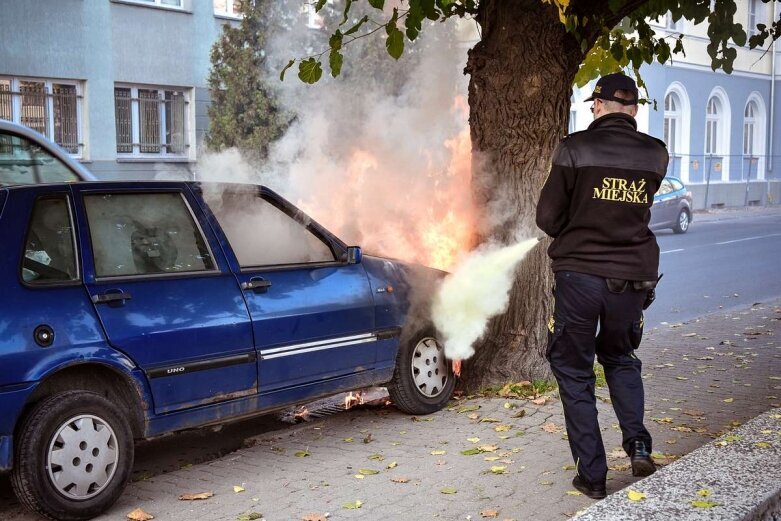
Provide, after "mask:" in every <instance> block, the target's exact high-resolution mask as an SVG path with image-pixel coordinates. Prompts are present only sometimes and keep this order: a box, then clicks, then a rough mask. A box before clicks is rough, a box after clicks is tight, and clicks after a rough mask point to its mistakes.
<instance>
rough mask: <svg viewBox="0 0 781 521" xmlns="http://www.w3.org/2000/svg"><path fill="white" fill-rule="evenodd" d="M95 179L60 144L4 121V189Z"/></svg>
mask: <svg viewBox="0 0 781 521" xmlns="http://www.w3.org/2000/svg"><path fill="white" fill-rule="evenodd" d="M94 180H95V177H94V176H93V175H92V173H90V171H89V170H87V169H86V168H84V166H82V164H81V163H79V162H78V161H76V160H74V159H73V158H72V157H70V156H69V155H68V153H67V152H66V151H65V150H63V149H62V148H60V147H59V146H58V145H57V144H56V143H52V142H51V141H49V140H48V139H46V137H44V136H42V135H41V134H39V133H38V132H36V131H34V130H32V129H30V128H27V127H25V126H22V125H17V124H16V123H13V122H11V121H6V120H3V119H0V186H3V185H6V186H7V185H18V184H34V183H60V182H73V181H94Z"/></svg>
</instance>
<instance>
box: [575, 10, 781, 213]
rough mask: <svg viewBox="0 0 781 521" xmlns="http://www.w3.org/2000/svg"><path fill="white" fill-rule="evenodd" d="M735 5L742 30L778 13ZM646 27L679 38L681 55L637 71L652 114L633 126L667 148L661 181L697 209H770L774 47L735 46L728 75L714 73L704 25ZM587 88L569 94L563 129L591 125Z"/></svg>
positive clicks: (774, 160) (774, 189) (780, 188)
mask: <svg viewBox="0 0 781 521" xmlns="http://www.w3.org/2000/svg"><path fill="white" fill-rule="evenodd" d="M737 6H738V11H737V13H736V14H735V20H736V21H737V22H739V23H741V24H742V25H743V26H744V27H749V28H752V27H753V28H756V25H757V24H761V23H764V24H766V25H769V24H770V22H771V20H775V19H777V18H778V15H779V12H778V7H776V6H775V2H770V3H765V2H762V1H761V0H742V1H738V2H737ZM774 9H775V11H774ZM651 24H652V25H653V26H654V30H656V31H657V33H658V34H662V35H664V34H669V35H673V36H677V35H678V34H681V33H682V34H683V35H684V46H685V49H686V56H674V57H673V60H672V61H671V62H669V63H667V64H664V65H660V64H658V63H653V64H651V65H646V66H643V67H642V68H641V70H640V74H641V75H642V77H643V80H644V81H645V83H646V85H647V88H648V96H649V97H650V98H651V99H653V100H655V101H656V109H654V108H653V107H652V106H651V105H642V106H641V108H640V111H639V113H638V116H637V122H638V128H639V129H640V130H642V131H644V132H647V133H649V134H651V135H653V136H655V137H658V138H659V139H663V140H664V141H665V143H667V149H668V151H669V153H670V165H669V168H668V175H671V176H675V177H679V178H680V179H681V180H682V181H683V182H684V183H685V184H686V185H687V187H688V188H689V189H690V190H691V191H692V193H693V194H694V202H695V207H696V208H698V209H702V208H712V207H721V206H743V205H764V204H777V203H778V202H779V200H781V128H779V127H781V125H779V121H781V116H779V110H781V106H779V102H781V92H779V88H778V87H779V82H778V80H777V77H778V75H779V74H781V69H780V68H781V59H779V55H780V54H779V52H778V51H779V50H781V49H778V48H776V49H772V50H771V51H769V52H765V50H749V49H748V47H747V46H746V47H742V48H741V47H736V49H737V51H738V56H737V59H736V60H735V64H734V70H733V72H732V73H731V74H726V73H724V72H722V71H715V72H714V71H712V70H711V67H710V62H711V60H710V57H709V56H708V53H707V51H706V46H707V45H708V42H709V39H708V36H707V23H706V22H705V23H701V24H698V25H693V24H691V23H689V22H688V21H685V20H679V21H678V22H677V23H676V22H673V20H672V19H671V18H670V17H669V16H668V17H667V18H666V19H660V20H658V21H652V22H651ZM751 34H753V31H751V30H749V35H751ZM777 47H781V46H777ZM774 51H775V52H774ZM774 57H775V64H774V63H773V62H774ZM592 89H593V84H592V85H587V86H585V87H584V88H582V89H575V91H574V93H573V103H572V109H571V113H570V114H571V117H570V131H575V130H582V129H585V128H586V127H587V126H588V124H589V123H590V122H591V120H592V115H591V112H590V110H589V107H590V105H591V104H590V103H587V102H583V101H582V100H584V99H585V98H587V97H588V96H589V95H590V93H591V91H592ZM642 94H643V92H642V91H641V95H642Z"/></svg>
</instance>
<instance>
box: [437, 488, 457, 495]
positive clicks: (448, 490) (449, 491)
mask: <svg viewBox="0 0 781 521" xmlns="http://www.w3.org/2000/svg"><path fill="white" fill-rule="evenodd" d="M439 491H440V492H441V493H443V494H455V493H456V492H458V490H457V489H455V488H453V487H442V488H441V489H439Z"/></svg>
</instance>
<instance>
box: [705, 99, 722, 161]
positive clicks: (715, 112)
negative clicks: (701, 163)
mask: <svg viewBox="0 0 781 521" xmlns="http://www.w3.org/2000/svg"><path fill="white" fill-rule="evenodd" d="M722 116H723V110H722V107H721V100H719V98H717V97H716V96H711V97H710V99H709V100H708V105H707V107H706V109H705V153H706V154H719V153H720V152H721V135H720V131H721V128H720V126H721V125H722V124H723V122H722Z"/></svg>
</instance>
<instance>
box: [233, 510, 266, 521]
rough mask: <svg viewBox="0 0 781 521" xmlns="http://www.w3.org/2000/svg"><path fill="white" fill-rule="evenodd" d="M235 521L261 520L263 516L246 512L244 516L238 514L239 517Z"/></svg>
mask: <svg viewBox="0 0 781 521" xmlns="http://www.w3.org/2000/svg"><path fill="white" fill-rule="evenodd" d="M236 519H237V520H238V521H256V520H257V519H263V514H261V513H259V512H247V513H244V514H239V517H237V518H236Z"/></svg>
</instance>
